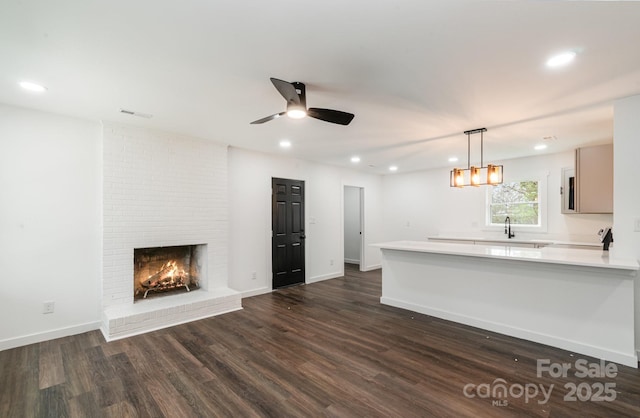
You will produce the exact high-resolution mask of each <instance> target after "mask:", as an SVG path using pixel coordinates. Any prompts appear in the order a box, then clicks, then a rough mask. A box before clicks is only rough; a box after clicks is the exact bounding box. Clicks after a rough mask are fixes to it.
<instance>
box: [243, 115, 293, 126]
mask: <svg viewBox="0 0 640 418" xmlns="http://www.w3.org/2000/svg"><path fill="white" fill-rule="evenodd" d="M286 113H287V112H280V113H276V114H273V115H271V116H267V117H266V118H262V119H258V120H254V121H253V122H251V123H250V124H249V125H257V124H259V123H265V122H269V121H270V120H273V119H277V118H279V117H280V116H283V115H285V114H286Z"/></svg>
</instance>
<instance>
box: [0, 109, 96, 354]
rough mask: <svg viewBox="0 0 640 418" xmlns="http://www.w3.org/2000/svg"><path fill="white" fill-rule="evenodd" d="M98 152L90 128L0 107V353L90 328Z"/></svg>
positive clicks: (61, 118)
mask: <svg viewBox="0 0 640 418" xmlns="http://www.w3.org/2000/svg"><path fill="white" fill-rule="evenodd" d="M100 151H101V127H100V124H99V123H98V122H89V121H85V120H79V119H74V118H70V117H65V116H58V115H53V114H50V113H43V112H37V111H32V110H26V109H20V108H16V107H10V106H4V105H0V190H2V198H1V204H0V266H1V268H0V274H1V275H2V277H1V278H0V282H1V283H2V286H0V317H1V318H3V320H2V321H0V349H5V348H10V347H15V346H19V345H24V344H28V343H32V342H37V341H43V340H46V339H50V338H56V337H60V336H63V335H69V334H73V333H77V332H83V331H85V330H88V329H95V328H97V322H98V321H99V307H100V303H99V283H100V259H101V239H100V235H101V207H102V205H101V195H102V193H101V166H100V161H101V158H100ZM43 301H54V302H55V312H54V313H53V314H47V315H43V314H42V304H43Z"/></svg>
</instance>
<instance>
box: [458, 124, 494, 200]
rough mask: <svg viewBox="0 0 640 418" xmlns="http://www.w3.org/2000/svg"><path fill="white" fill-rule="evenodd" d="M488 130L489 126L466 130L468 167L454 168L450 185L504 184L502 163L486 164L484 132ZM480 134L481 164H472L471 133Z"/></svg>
mask: <svg viewBox="0 0 640 418" xmlns="http://www.w3.org/2000/svg"><path fill="white" fill-rule="evenodd" d="M485 132H487V128H479V129H472V130H470V131H465V132H464V134H465V135H467V168H454V169H453V170H451V173H450V179H449V185H450V186H451V187H459V188H462V187H466V186H473V187H478V186H485V185H491V186H495V185H498V184H502V181H503V173H502V168H503V167H502V165H496V164H487V165H486V166H485V165H484V133H485ZM477 133H479V134H480V166H479V167H476V166H472V165H471V135H472V134H477Z"/></svg>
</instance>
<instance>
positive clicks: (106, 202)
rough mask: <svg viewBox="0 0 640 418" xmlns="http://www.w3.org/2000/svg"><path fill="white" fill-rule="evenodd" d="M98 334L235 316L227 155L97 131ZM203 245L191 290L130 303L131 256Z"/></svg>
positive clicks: (180, 141)
mask: <svg viewBox="0 0 640 418" xmlns="http://www.w3.org/2000/svg"><path fill="white" fill-rule="evenodd" d="M103 167H104V168H103V170H104V173H103V174H104V175H103V179H104V180H103V181H104V184H103V190H104V192H103V193H104V196H103V230H104V233H103V237H104V241H103V267H102V268H103V274H102V326H101V329H102V333H103V334H104V336H105V338H106V339H107V340H113V339H118V338H122V337H126V336H130V335H135V334H140V333H143V332H148V331H151V330H154V329H159V328H164V327H167V326H171V325H176V324H180V323H184V322H188V321H193V320H196V319H201V318H206V317H210V316H213V315H218V314H221V313H225V312H230V311H234V310H237V309H241V308H242V306H241V296H240V294H239V293H238V292H236V291H234V290H231V289H229V288H228V287H227V259H228V257H227V241H228V236H227V234H228V215H227V195H228V193H227V148H226V147H225V146H221V145H218V144H215V143H213V142H210V141H205V140H200V139H194V138H189V137H184V136H180V135H176V134H169V133H163V132H157V131H151V130H148V129H143V128H134V127H130V126H126V125H119V124H114V123H104V124H103ZM181 245H205V246H206V247H205V248H206V256H205V257H204V258H205V260H204V266H203V270H204V272H203V274H202V277H201V278H200V286H199V289H198V290H197V291H190V292H186V291H185V292H173V293H171V294H170V295H167V296H163V297H158V298H155V297H154V298H150V299H145V300H138V301H136V302H135V303H134V285H133V271H134V264H133V254H134V249H137V248H149V247H169V246H181Z"/></svg>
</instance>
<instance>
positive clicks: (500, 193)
mask: <svg viewBox="0 0 640 418" xmlns="http://www.w3.org/2000/svg"><path fill="white" fill-rule="evenodd" d="M539 186H540V185H539V182H538V181H536V180H527V181H520V182H512V183H503V184H501V185H498V186H494V187H492V188H491V189H490V190H489V192H488V196H487V197H488V198H487V201H488V205H487V206H488V211H487V215H488V216H487V223H488V224H489V225H504V221H505V218H506V217H507V216H508V217H509V219H510V220H511V225H521V226H531V227H540V226H542V216H541V211H540V199H539V197H540V187H539Z"/></svg>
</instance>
